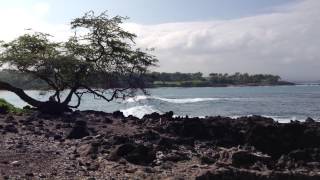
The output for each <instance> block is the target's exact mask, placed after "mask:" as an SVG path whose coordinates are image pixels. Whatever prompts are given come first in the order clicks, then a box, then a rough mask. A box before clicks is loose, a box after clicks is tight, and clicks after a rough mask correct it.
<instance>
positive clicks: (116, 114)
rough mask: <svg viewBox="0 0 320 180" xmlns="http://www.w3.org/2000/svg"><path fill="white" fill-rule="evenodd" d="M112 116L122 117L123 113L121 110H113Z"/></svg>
mask: <svg viewBox="0 0 320 180" xmlns="http://www.w3.org/2000/svg"><path fill="white" fill-rule="evenodd" d="M112 116H113V117H115V118H124V115H123V113H122V112H121V111H115V112H113V113H112Z"/></svg>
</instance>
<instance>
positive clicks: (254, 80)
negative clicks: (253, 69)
mask: <svg viewBox="0 0 320 180" xmlns="http://www.w3.org/2000/svg"><path fill="white" fill-rule="evenodd" d="M103 79H105V77H102V75H101V76H99V75H98V74H97V75H95V76H93V77H91V78H89V80H88V81H89V82H90V84H91V86H93V87H97V88H106V87H109V88H110V87H114V88H117V87H122V86H124V85H122V84H121V81H120V82H117V83H115V84H112V85H111V84H107V85H106V84H104V81H103ZM143 79H144V83H145V87H147V88H158V87H229V86H236V87H237V86H281V85H296V84H295V83H292V82H288V81H283V80H281V78H280V77H279V76H277V75H270V74H253V75H250V74H248V73H243V74H242V73H234V74H227V73H225V74H221V73H211V74H210V75H209V76H208V77H204V76H203V74H202V73H200V72H199V73H180V72H176V73H159V72H152V73H147V74H145V75H144V77H143ZM0 80H1V81H4V82H8V83H10V84H12V85H14V86H16V87H19V88H22V89H28V90H42V89H48V88H49V87H48V85H47V84H46V82H43V81H42V80H41V79H38V78H35V77H33V76H32V75H30V74H27V73H21V72H18V71H15V70H2V71H0ZM114 82H116V81H114Z"/></svg>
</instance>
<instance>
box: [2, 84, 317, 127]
mask: <svg viewBox="0 0 320 180" xmlns="http://www.w3.org/2000/svg"><path fill="white" fill-rule="evenodd" d="M27 93H28V94H30V95H32V96H33V97H36V98H37V99H40V100H41V99H43V100H44V99H46V98H47V97H48V94H46V95H41V93H40V91H27ZM149 93H150V96H144V95H137V96H136V97H134V98H129V99H127V100H125V101H120V100H119V101H117V102H109V103H108V102H106V101H103V100H99V99H94V98H93V96H90V95H86V96H84V97H83V102H82V105H81V106H80V109H81V110H88V109H90V110H99V111H105V112H113V111H115V110H121V111H122V112H123V113H124V114H125V115H126V116H128V115H134V116H137V117H142V116H143V115H144V114H148V113H152V112H159V113H163V112H167V111H173V112H174V113H175V115H179V116H185V115H189V116H202V117H203V116H217V115H221V116H231V117H237V116H247V115H263V116H268V117H272V118H274V119H276V120H278V121H280V122H288V121H289V120H304V119H306V118H307V117H312V118H314V119H316V120H318V119H320V86H308V85H299V86H265V87H219V88H156V89H149ZM0 97H1V98H5V99H6V100H7V101H9V102H10V103H12V104H14V105H16V106H18V107H23V106H25V105H26V104H25V103H24V102H23V101H21V100H20V99H19V98H18V97H17V96H16V95H14V94H13V93H10V92H7V91H0Z"/></svg>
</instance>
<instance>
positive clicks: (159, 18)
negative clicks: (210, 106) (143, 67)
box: [0, 0, 320, 81]
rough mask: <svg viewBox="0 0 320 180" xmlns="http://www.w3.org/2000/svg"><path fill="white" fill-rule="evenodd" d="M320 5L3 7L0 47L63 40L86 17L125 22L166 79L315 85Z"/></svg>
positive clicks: (143, 0)
mask: <svg viewBox="0 0 320 180" xmlns="http://www.w3.org/2000/svg"><path fill="white" fill-rule="evenodd" d="M319 9H320V0H0V22H1V28H0V40H5V41H7V40H12V39H14V38H15V37H17V36H18V35H21V34H23V33H25V32H26V31H25V29H26V28H32V29H33V30H35V31H41V32H47V33H50V34H52V35H53V36H54V40H56V41H64V40H66V39H67V38H68V37H69V36H70V35H72V32H71V31H70V28H69V25H68V23H69V22H70V21H71V20H72V19H73V18H76V17H79V16H81V15H83V13H84V12H86V11H88V10H94V11H96V12H99V11H100V12H101V11H104V10H108V11H109V14H110V15H122V16H128V17H130V18H131V19H130V20H129V21H128V22H126V23H125V24H123V27H124V28H126V29H127V30H128V31H130V32H133V33H135V34H137V35H138V37H137V39H136V43H137V47H139V48H155V51H154V52H152V53H153V54H154V55H155V56H156V57H157V58H158V59H159V66H158V67H157V68H156V69H154V70H156V71H163V72H176V71H180V72H198V71H201V72H204V73H205V74H208V73H210V72H217V73H234V72H248V73H271V74H277V75H280V76H281V77H283V79H285V80H293V81H295V80H297V81H305V80H319V79H320V71H319V69H320V51H319V47H320V38H319V32H320V11H319Z"/></svg>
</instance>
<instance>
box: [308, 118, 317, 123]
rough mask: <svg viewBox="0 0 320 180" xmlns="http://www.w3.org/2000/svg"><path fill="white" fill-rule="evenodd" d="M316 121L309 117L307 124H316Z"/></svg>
mask: <svg viewBox="0 0 320 180" xmlns="http://www.w3.org/2000/svg"><path fill="white" fill-rule="evenodd" d="M315 122H316V121H315V120H314V119H312V118H311V117H308V118H307V119H306V123H315Z"/></svg>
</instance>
